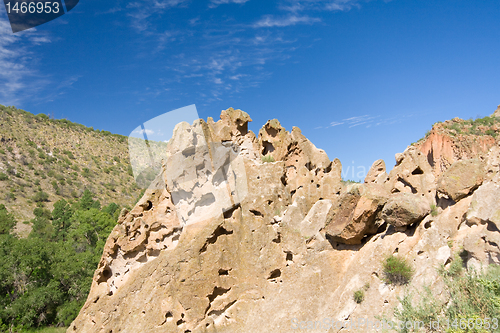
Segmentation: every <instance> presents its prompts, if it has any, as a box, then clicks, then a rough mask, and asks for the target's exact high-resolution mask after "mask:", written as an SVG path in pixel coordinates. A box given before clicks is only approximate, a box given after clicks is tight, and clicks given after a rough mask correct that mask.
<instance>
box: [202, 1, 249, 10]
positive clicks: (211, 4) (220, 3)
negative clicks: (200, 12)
mask: <svg viewBox="0 0 500 333" xmlns="http://www.w3.org/2000/svg"><path fill="white" fill-rule="evenodd" d="M248 1H250V0H211V1H210V5H209V7H210V8H214V7H217V6H219V5H225V4H229V3H238V4H244V3H246V2H248Z"/></svg>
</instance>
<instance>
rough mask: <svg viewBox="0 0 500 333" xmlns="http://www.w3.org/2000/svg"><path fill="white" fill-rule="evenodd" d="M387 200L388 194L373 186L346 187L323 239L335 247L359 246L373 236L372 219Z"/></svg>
mask: <svg viewBox="0 0 500 333" xmlns="http://www.w3.org/2000/svg"><path fill="white" fill-rule="evenodd" d="M387 197H388V192H387V191H386V190H385V189H384V188H383V187H382V186H380V185H377V184H363V185H362V184H353V185H350V187H349V188H348V189H347V191H346V192H345V193H343V194H342V195H341V196H340V198H339V199H338V201H337V203H336V205H335V207H334V208H333V216H332V219H331V220H330V221H328V223H327V226H326V227H325V234H326V236H327V237H328V238H330V239H331V240H333V241H335V242H338V243H343V244H360V243H361V241H362V239H363V238H364V237H365V236H366V235H370V234H374V233H376V232H377V230H378V228H379V226H380V224H378V223H376V217H377V214H378V213H379V212H380V211H381V209H382V207H383V206H384V204H385V202H386V201H387Z"/></svg>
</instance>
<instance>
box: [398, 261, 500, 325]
mask: <svg viewBox="0 0 500 333" xmlns="http://www.w3.org/2000/svg"><path fill="white" fill-rule="evenodd" d="M454 263H456V264H455V265H454ZM462 264H463V262H462V260H461V258H460V255H458V256H457V255H456V256H455V260H454V261H453V263H452V264H451V265H450V267H449V269H448V270H444V268H441V271H440V274H441V275H442V276H443V279H444V282H445V284H446V291H447V293H448V295H449V300H440V299H439V298H436V296H435V295H433V294H432V292H431V290H430V289H429V288H425V293H423V294H420V295H419V296H420V297H419V299H420V300H419V301H418V302H417V303H416V304H415V302H412V295H411V294H406V295H405V296H404V298H403V299H399V300H400V302H401V305H400V306H399V307H398V308H396V309H395V310H394V315H395V317H396V319H397V320H399V321H401V322H421V323H422V324H423V325H424V326H425V327H429V325H430V323H431V322H437V321H440V322H441V323H448V325H449V327H450V328H449V329H448V330H446V332H449V333H465V332H471V333H472V332H474V333H483V332H498V331H499V330H498V324H496V325H495V324H494V320H493V319H492V318H495V319H496V320H498V318H499V316H500V267H499V266H497V265H490V266H489V267H488V269H487V270H485V271H484V272H482V273H478V272H475V271H474V270H471V271H467V270H464V269H462ZM412 303H413V304H412ZM487 318H489V319H488V321H489V323H490V327H489V329H488V328H487V327H484V326H483V325H484V324H485V323H486V319H487ZM471 321H473V322H474V323H475V324H476V325H474V326H473V327H472V329H471V327H470V325H469V326H468V327H467V324H468V323H470V322H471ZM497 323H498V321H497ZM495 326H496V327H495ZM412 331H413V330H410V329H408V328H406V327H401V328H400V330H399V332H401V333H407V332H412Z"/></svg>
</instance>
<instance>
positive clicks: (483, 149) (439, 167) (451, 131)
mask: <svg viewBox="0 0 500 333" xmlns="http://www.w3.org/2000/svg"><path fill="white" fill-rule="evenodd" d="M499 117H500V106H499V107H498V108H497V110H496V111H495V112H494V113H493V114H492V115H491V117H486V118H487V119H486V118H483V119H486V120H489V121H481V120H482V119H479V120H476V121H472V120H468V121H467V120H462V119H459V118H455V119H452V120H448V121H445V122H444V123H437V124H435V125H434V126H433V128H432V130H431V131H430V133H429V135H428V136H426V138H425V139H424V140H423V141H421V142H419V143H417V145H416V146H417V147H418V148H419V150H420V151H421V152H422V153H423V154H424V155H425V156H427V160H428V162H429V164H430V165H431V166H432V168H433V169H434V174H435V175H440V174H441V173H442V172H443V171H444V170H446V169H448V167H449V166H450V165H452V164H453V163H454V162H456V161H459V160H464V159H470V158H477V157H481V158H484V156H485V155H486V154H487V153H488V151H489V150H490V148H491V147H493V145H495V142H496V140H495V138H494V135H496V134H495V133H498V131H499V129H500V127H499V124H498V123H497V121H496V120H497V118H499Z"/></svg>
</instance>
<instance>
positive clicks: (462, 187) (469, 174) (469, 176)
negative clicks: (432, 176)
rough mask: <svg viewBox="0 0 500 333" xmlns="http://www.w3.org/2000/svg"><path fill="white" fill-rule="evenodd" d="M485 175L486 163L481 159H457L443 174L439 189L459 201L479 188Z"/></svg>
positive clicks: (438, 184) (438, 185) (441, 192)
mask: <svg viewBox="0 0 500 333" xmlns="http://www.w3.org/2000/svg"><path fill="white" fill-rule="evenodd" d="M484 176H485V170H484V163H483V162H482V161H480V160H479V159H470V160H463V161H457V162H455V163H453V164H452V165H451V166H450V167H449V168H448V169H447V170H446V171H445V172H443V173H442V174H441V176H440V177H439V179H438V183H437V191H438V192H439V193H440V194H444V195H445V196H447V197H449V198H451V199H452V200H454V201H458V200H460V199H462V198H463V197H465V196H467V195H469V193H471V192H472V191H473V190H475V189H476V188H478V187H479V185H481V184H482V183H483V180H484Z"/></svg>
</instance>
